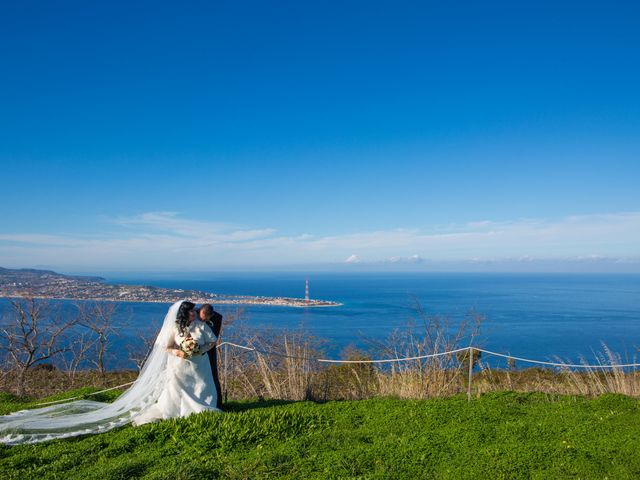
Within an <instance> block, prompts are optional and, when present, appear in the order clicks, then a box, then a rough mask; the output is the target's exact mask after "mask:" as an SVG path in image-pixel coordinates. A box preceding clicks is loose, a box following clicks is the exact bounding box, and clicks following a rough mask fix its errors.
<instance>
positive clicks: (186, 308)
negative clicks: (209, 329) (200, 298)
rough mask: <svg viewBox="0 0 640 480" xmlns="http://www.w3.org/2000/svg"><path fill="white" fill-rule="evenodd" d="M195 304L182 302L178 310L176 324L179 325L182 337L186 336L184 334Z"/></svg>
mask: <svg viewBox="0 0 640 480" xmlns="http://www.w3.org/2000/svg"><path fill="white" fill-rule="evenodd" d="M195 306H196V304H195V303H191V302H182V303H181V304H180V308H178V314H177V315H176V323H177V324H178V331H179V332H180V335H184V332H185V330H186V328H187V325H188V324H189V312H190V311H191V310H193V309H194V307H195Z"/></svg>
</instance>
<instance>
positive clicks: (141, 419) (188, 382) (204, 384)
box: [132, 320, 219, 425]
mask: <svg viewBox="0 0 640 480" xmlns="http://www.w3.org/2000/svg"><path fill="white" fill-rule="evenodd" d="M173 333H174V334H173V337H171V338H170V340H169V341H168V342H167V345H166V346H167V347H172V346H173V345H174V344H175V345H179V344H180V341H181V340H182V338H184V337H180V335H179V334H178V329H177V328H174V332H173ZM189 334H190V335H191V338H193V339H194V340H195V341H196V342H197V343H198V345H204V344H206V343H213V342H215V341H216V337H215V335H214V334H213V332H212V331H211V328H210V327H209V325H207V324H206V323H204V322H202V321H200V320H195V321H194V322H192V323H191V325H189ZM166 375H167V381H166V384H165V386H164V389H163V390H162V393H161V394H160V397H159V398H158V401H157V402H156V403H154V404H153V405H151V406H150V407H149V408H147V409H145V410H144V411H142V412H140V413H139V414H138V415H136V416H135V417H134V418H133V419H132V422H133V423H134V424H135V425H141V424H143V423H149V422H153V421H155V420H166V419H168V418H177V417H186V416H187V415H191V414H192V413H199V412H203V411H205V410H217V411H219V410H218V409H217V408H216V400H217V392H216V387H215V384H214V383H213V372H212V371H211V365H210V364H209V356H208V355H207V354H206V353H205V354H204V355H202V354H200V353H196V354H195V355H194V356H192V357H191V358H189V359H187V360H185V359H183V358H180V357H176V356H175V355H170V356H169V358H168V359H167V370H166Z"/></svg>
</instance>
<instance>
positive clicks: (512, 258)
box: [0, 212, 640, 269]
mask: <svg viewBox="0 0 640 480" xmlns="http://www.w3.org/2000/svg"><path fill="white" fill-rule="evenodd" d="M354 251H357V252H358V254H357V255H356V254H354V253H353V252H354ZM639 257H640V212H630V213H612V214H594V215H580V216H570V217H565V218H560V219H557V220H544V219H517V220H512V221H506V222H495V221H490V220H486V219H485V220H481V221H474V222H469V223H466V224H460V225H455V224H452V225H446V226H434V227H432V228H429V229H417V228H411V229H393V230H377V231H361V232H344V233H340V234H333V235H325V236H322V235H317V234H312V233H306V232H305V233H300V234H295V235H292V236H287V235H279V234H278V232H277V230H276V229H274V228H271V227H255V226H242V225H231V224H225V223H218V222H207V221H202V220H193V219H189V218H184V217H183V216H181V215H179V214H177V213H175V212H149V213H145V214H142V215H138V216H134V217H121V218H117V219H115V220H112V221H110V222H108V224H107V225H106V226H105V229H104V230H103V232H102V233H101V234H98V235H75V234H64V233H61V234H58V235H53V234H50V233H40V234H38V233H29V234H27V233H21V232H6V233H0V265H3V266H29V265H34V264H38V263H41V264H53V265H61V266H64V265H75V266H91V267H95V268H101V267H103V266H130V267H131V268H132V269H135V268H157V269H162V268H165V269H170V268H176V267H178V268H182V267H183V268H196V267H201V268H203V269H204V268H218V267H225V268H226V267H228V268H234V267H250V266H268V265H272V266H278V265H294V264H299V265H301V264H305V265H310V264H332V263H333V264H343V263H350V264H353V263H358V264H361V265H364V264H389V265H392V264H395V265H412V264H414V265H419V264H421V263H423V264H424V265H428V266H431V265H433V264H434V262H436V263H437V262H468V263H470V262H476V263H478V264H485V265H486V264H503V263H504V262H511V263H518V264H523V265H524V264H533V263H536V262H538V263H539V262H542V261H545V259H556V260H562V261H570V262H574V263H575V262H577V263H580V262H582V263H585V264H586V263H590V264H596V263H599V264H616V262H617V263H619V264H624V265H630V264H633V262H634V261H635V260H634V259H637V258H639ZM362 258H367V259H369V260H368V261H367V262H364V261H363V260H362ZM343 259H346V260H343ZM422 268H424V267H422Z"/></svg>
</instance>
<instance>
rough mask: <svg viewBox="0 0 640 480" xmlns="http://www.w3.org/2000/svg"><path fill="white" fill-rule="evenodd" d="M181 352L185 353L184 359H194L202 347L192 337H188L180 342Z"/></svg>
mask: <svg viewBox="0 0 640 480" xmlns="http://www.w3.org/2000/svg"><path fill="white" fill-rule="evenodd" d="M179 347H180V350H182V351H183V352H184V358H190V357H193V356H194V355H195V354H196V353H199V352H200V345H199V344H198V342H196V341H195V340H194V339H193V337H192V336H191V335H187V336H186V337H184V339H183V340H182V341H181V342H180V345H179Z"/></svg>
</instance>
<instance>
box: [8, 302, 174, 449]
mask: <svg viewBox="0 0 640 480" xmlns="http://www.w3.org/2000/svg"><path fill="white" fill-rule="evenodd" d="M181 303H182V301H180V302H176V303H174V304H173V305H172V306H171V307H170V308H169V311H168V312H167V315H166V316H165V318H164V322H163V324H162V328H161V329H160V332H159V333H158V336H157V338H156V341H155V343H154V345H153V348H152V349H151V352H150V354H149V356H148V357H147V360H146V361H145V362H144V365H143V366H142V369H141V370H140V374H139V375H138V378H137V379H136V381H135V382H134V383H133V385H131V387H129V389H128V390H126V391H125V392H124V393H123V394H122V395H120V396H119V397H118V398H117V399H116V400H115V401H114V402H113V403H103V402H96V401H92V400H77V401H72V402H69V403H64V404H61V405H52V406H48V407H44V408H37V409H33V410H22V411H19V412H15V413H12V414H9V415H4V416H0V443H4V444H7V445H16V444H22V443H36V442H43V441H46V440H52V439H56V438H66V437H73V436H77V435H85V434H92V433H101V432H105V431H107V430H111V429H112V428H116V427H120V426H122V425H125V424H127V423H130V422H131V421H133V420H134V419H135V417H136V416H137V415H138V414H140V413H141V412H143V411H144V410H145V408H146V407H149V406H151V405H153V404H154V403H155V402H156V401H157V400H158V397H159V396H160V394H161V393H162V389H163V388H164V385H165V382H166V370H167V368H166V367H167V358H168V355H167V352H166V350H165V347H166V345H167V342H168V339H169V338H170V337H171V336H172V335H173V328H174V325H175V321H176V316H177V313H178V309H179V307H180V304H181Z"/></svg>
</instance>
